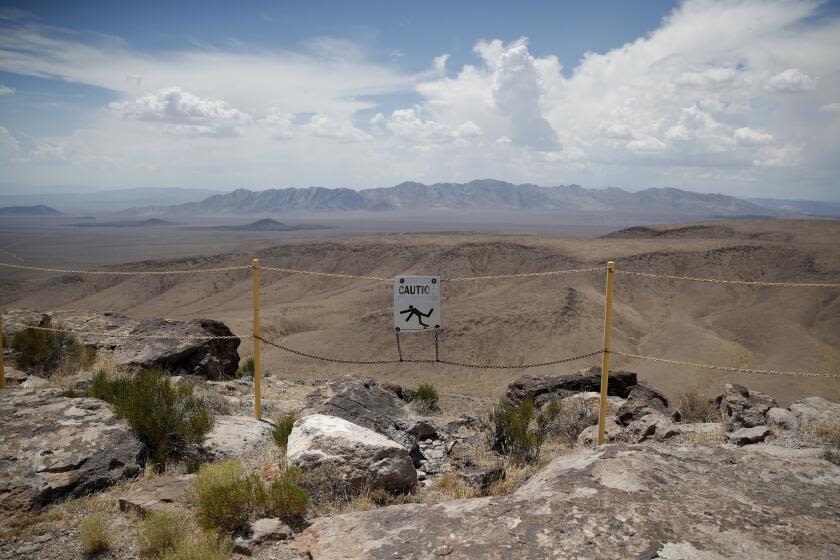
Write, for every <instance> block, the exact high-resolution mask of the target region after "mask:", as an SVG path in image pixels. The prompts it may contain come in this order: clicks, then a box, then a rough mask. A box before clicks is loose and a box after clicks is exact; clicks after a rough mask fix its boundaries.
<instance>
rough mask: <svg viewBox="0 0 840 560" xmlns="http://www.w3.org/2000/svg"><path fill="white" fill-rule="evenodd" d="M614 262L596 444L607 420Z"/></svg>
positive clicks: (606, 310) (609, 269) (600, 441)
mask: <svg viewBox="0 0 840 560" xmlns="http://www.w3.org/2000/svg"><path fill="white" fill-rule="evenodd" d="M614 279H615V263H614V262H613V261H610V262H608V263H607V298H606V302H605V303H604V353H603V354H601V403H600V404H601V411H600V414H599V415H598V445H603V444H604V440H605V439H606V437H605V434H604V432H605V431H606V425H607V424H606V422H607V385H608V384H609V379H610V339H611V338H612V305H613V280H614Z"/></svg>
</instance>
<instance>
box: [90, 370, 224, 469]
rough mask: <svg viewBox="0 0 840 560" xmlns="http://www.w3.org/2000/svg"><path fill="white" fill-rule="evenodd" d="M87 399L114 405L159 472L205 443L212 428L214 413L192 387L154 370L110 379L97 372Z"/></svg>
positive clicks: (104, 374)
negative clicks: (174, 382)
mask: <svg viewBox="0 0 840 560" xmlns="http://www.w3.org/2000/svg"><path fill="white" fill-rule="evenodd" d="M88 396H90V397H94V398H97V399H102V400H104V401H107V402H109V403H111V404H112V405H113V406H114V411H115V412H116V413H117V414H118V415H119V416H121V417H122V418H124V419H125V420H126V422H128V425H129V426H130V427H131V429H132V430H133V431H134V432H135V433H136V434H137V437H138V438H139V439H140V441H141V442H142V443H143V444H144V445H145V446H146V450H147V453H148V457H149V460H150V461H151V462H152V463H153V464H154V465H155V466H156V467H157V468H159V469H163V468H165V467H166V462H167V460H168V459H176V458H180V457H184V456H186V455H187V454H188V451H189V448H190V446H193V445H197V444H200V443H201V442H202V441H204V437H205V436H206V435H207V433H208V432H210V430H211V429H212V428H213V413H212V412H211V411H210V409H209V408H208V407H207V406H206V405H205V404H204V402H203V401H202V400H201V399H198V398H196V397H195V396H194V395H193V387H192V385H190V384H189V383H178V384H177V385H173V384H172V383H171V382H170V379H169V376H168V375H166V373H164V372H163V371H161V370H160V369H157V368H151V369H144V370H140V371H138V372H137V373H136V374H134V375H123V376H117V377H114V378H110V379H109V378H108V376H107V374H106V373H105V372H103V371H100V372H98V373H96V375H94V377H93V381H92V383H91V386H90V389H89V390H88Z"/></svg>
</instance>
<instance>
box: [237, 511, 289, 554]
mask: <svg viewBox="0 0 840 560" xmlns="http://www.w3.org/2000/svg"><path fill="white" fill-rule="evenodd" d="M291 534H292V530H291V529H290V528H289V526H288V525H286V524H285V523H283V521H281V520H280V519H277V518H264V519H257V520H256V521H254V522H253V523H251V524H250V525H249V526H248V527H247V528H246V529H245V530H244V531H243V532H242V534H241V535H239V536H237V537H236V540H234V542H233V551H234V552H238V553H239V554H244V555H245V556H251V555H252V554H253V553H254V552H256V551H257V550H258V549H259V547H260V545H262V544H264V543H267V542H269V541H283V540H286V539H287V538H289V536H290V535H291Z"/></svg>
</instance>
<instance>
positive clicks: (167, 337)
mask: <svg viewBox="0 0 840 560" xmlns="http://www.w3.org/2000/svg"><path fill="white" fill-rule="evenodd" d="M25 329H33V330H36V331H48V332H59V333H70V334H73V335H77V334H87V335H91V336H101V337H117V338H137V339H150V340H155V339H159V340H241V339H242V337H240V336H237V335H227V336H177V335H151V334H149V335H146V334H131V333H114V332H96V331H80V330H76V329H66V328H65V329H62V328H56V327H32V326H25V327H24V328H23V330H25Z"/></svg>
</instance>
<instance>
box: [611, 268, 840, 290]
mask: <svg viewBox="0 0 840 560" xmlns="http://www.w3.org/2000/svg"><path fill="white" fill-rule="evenodd" d="M615 273H616V274H627V275H630V276H646V277H648V278H666V279H668V280H688V281H691V282H707V283H710V284H737V285H742V286H759V287H767V288H774V287H775V288H840V284H807V283H805V284H798V283H795V282H750V281H747V280H718V279H716V278H694V277H691V276H669V275H667V274H652V273H650V272H634V271H632V270H621V269H617V270H616V271H615Z"/></svg>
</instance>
